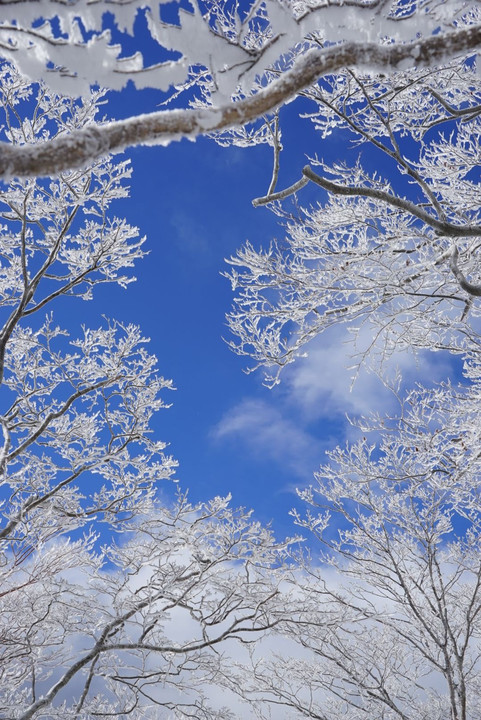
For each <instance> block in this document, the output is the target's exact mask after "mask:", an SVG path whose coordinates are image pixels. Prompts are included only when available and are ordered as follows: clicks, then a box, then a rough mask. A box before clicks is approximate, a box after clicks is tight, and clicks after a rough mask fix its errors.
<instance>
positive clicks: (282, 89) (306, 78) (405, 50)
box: [0, 25, 481, 178]
mask: <svg viewBox="0 0 481 720" xmlns="http://www.w3.org/2000/svg"><path fill="white" fill-rule="evenodd" d="M480 46H481V26H478V25H476V26H473V27H467V28H462V29H460V30H456V31H453V32H450V33H446V34H441V35H435V36H433V37H428V38H423V39H420V40H418V41H416V42H411V43H406V44H405V45H382V44H378V43H360V42H359V43H356V42H346V43H343V44H341V45H335V46H331V47H327V48H324V49H321V50H317V49H311V50H309V51H308V52H307V53H306V54H305V55H301V56H300V57H299V58H298V59H297V60H296V61H295V63H294V65H293V67H292V68H291V69H290V70H287V71H285V72H283V73H281V75H280V77H279V78H278V79H276V80H273V81H272V82H271V83H270V84H269V85H267V87H265V88H262V89H260V90H259V91H258V92H256V93H255V94H253V95H251V96H250V97H246V98H244V99H242V100H239V101H237V102H229V103H225V104H221V105H218V106H212V107H206V108H199V109H193V110H165V111H160V112H155V113H151V114H148V115H139V116H136V117H133V118H129V119H127V120H120V121H112V122H110V123H108V124H105V125H103V126H97V125H91V126H89V127H86V128H83V129H79V130H77V131H75V132H73V133H71V134H69V135H68V136H63V137H58V138H55V139H53V140H49V141H48V142H46V143H39V144H36V145H35V146H31V145H29V144H25V145H18V146H14V147H13V146H11V145H9V144H6V143H5V144H2V145H0V175H1V176H2V177H4V178H9V177H29V176H45V175H55V174H58V173H60V172H62V171H64V170H66V169H67V168H78V167H81V166H82V165H85V164H86V163H89V162H92V161H93V160H94V159H95V158H98V157H101V156H103V155H105V154H107V153H109V152H117V151H120V150H123V149H124V148H126V147H129V146H133V145H141V144H156V143H157V144H166V143H169V142H171V141H173V140H177V139H180V138H182V137H190V138H193V137H195V136H197V135H201V134H204V133H209V132H215V131H220V130H225V129H227V128H230V127H233V126H236V125H244V124H246V123H249V122H252V121H253V120H255V119H257V118H259V117H262V116H263V115H265V114H266V113H268V112H270V111H272V110H275V109H276V108H277V107H279V106H280V105H282V104H284V103H285V102H287V101H288V100H290V99H292V97H294V96H295V95H296V94H297V93H299V92H300V91H301V90H303V89H304V88H306V87H308V86H309V85H311V84H312V83H314V82H315V81H316V80H318V79H319V78H320V77H322V76H324V75H330V74H332V73H335V72H336V71H338V70H340V69H342V68H344V67H351V66H354V67H358V68H360V69H366V68H367V69H369V70H371V71H373V72H379V73H386V72H388V73H390V72H394V71H395V70H396V69H398V68H400V67H402V68H406V67H410V66H412V67H418V68H421V67H430V66H431V65H433V64H434V63H435V62H443V61H445V60H447V59H449V58H451V57H452V56H453V55H457V54H461V53H466V52H469V51H472V52H474V51H475V50H476V49H477V48H479V47H480Z"/></svg>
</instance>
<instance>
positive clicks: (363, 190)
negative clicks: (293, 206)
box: [302, 165, 481, 237]
mask: <svg viewBox="0 0 481 720" xmlns="http://www.w3.org/2000/svg"><path fill="white" fill-rule="evenodd" d="M302 174H303V175H304V177H306V178H307V179H308V180H312V182H314V183H316V185H319V187H322V188H323V189H324V190H327V192H331V193H333V194H334V195H347V196H351V197H369V198H373V199H374V200H381V202H384V203H386V204H387V205H391V206H392V207H395V208H398V209H399V210H402V211H403V212H408V213H410V214H411V215H414V216H415V217H417V218H419V220H422V221H423V222H424V223H426V225H429V226H430V227H432V228H433V229H434V230H436V232H438V233H440V234H441V235H448V236H450V237H477V236H478V235H481V225H453V224H452V223H450V222H443V221H441V220H437V219H436V218H435V217H433V216H432V215H430V214H429V213H428V212H426V210H423V208H422V207H420V206H419V205H416V204H415V203H413V202H411V201H410V200H406V199H405V198H400V197H397V196H396V195H391V194H390V193H388V192H386V191H385V190H378V189H377V188H369V187H362V186H354V187H349V186H346V185H338V184H337V183H334V182H332V181H331V180H327V179H326V178H323V177H321V176H320V175H317V174H316V173H315V172H314V171H313V170H312V169H311V168H310V167H309V165H306V167H305V168H303V170H302Z"/></svg>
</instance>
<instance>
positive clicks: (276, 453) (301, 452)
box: [212, 398, 323, 479]
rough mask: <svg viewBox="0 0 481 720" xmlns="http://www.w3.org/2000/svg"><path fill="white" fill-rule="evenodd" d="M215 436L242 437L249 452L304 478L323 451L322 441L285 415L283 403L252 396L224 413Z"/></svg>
mask: <svg viewBox="0 0 481 720" xmlns="http://www.w3.org/2000/svg"><path fill="white" fill-rule="evenodd" d="M212 436H213V437H214V438H216V439H218V440H220V439H226V438H231V439H235V440H236V442H239V441H240V442H241V443H242V444H243V445H244V446H245V447H247V448H248V450H249V452H251V453H253V454H255V455H258V456H262V457H263V458H264V459H268V460H271V461H274V462H275V463H276V464H277V465H280V466H282V467H283V468H286V469H288V470H289V471H290V472H291V473H293V474H294V475H295V476H296V477H297V478H303V479H306V477H311V476H312V472H313V470H314V469H315V468H316V467H317V466H318V465H319V462H320V460H321V459H322V454H323V453H322V450H323V447H322V442H321V441H320V440H319V439H316V438H315V437H314V436H313V435H311V434H310V433H309V432H308V431H307V429H305V428H303V427H302V425H301V424H300V423H298V422H296V420H295V419H294V418H293V417H289V416H288V415H286V413H285V408H283V407H282V405H278V406H276V405H274V404H272V403H270V402H267V401H264V400H259V399H253V398H249V399H246V400H244V401H242V402H241V403H239V404H238V405H236V406H235V407H233V408H232V409H231V410H229V411H228V412H227V413H225V415H224V416H223V417H222V419H221V420H220V422H219V423H218V424H217V425H216V427H215V428H214V430H213V432H212Z"/></svg>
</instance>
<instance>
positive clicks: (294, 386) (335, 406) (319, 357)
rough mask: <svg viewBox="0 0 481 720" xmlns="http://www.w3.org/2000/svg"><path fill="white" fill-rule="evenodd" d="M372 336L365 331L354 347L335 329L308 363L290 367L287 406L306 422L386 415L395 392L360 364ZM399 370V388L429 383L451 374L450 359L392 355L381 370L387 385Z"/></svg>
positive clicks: (346, 335)
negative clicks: (308, 420) (300, 409)
mask: <svg viewBox="0 0 481 720" xmlns="http://www.w3.org/2000/svg"><path fill="white" fill-rule="evenodd" d="M372 341H373V337H372V332H370V331H369V328H368V327H366V326H365V327H364V329H363V331H362V332H361V333H360V334H359V336H358V339H357V342H356V345H354V343H353V342H352V339H351V335H350V334H349V332H348V330H347V328H346V327H336V328H333V329H332V330H330V331H328V332H326V333H325V334H324V335H322V337H320V338H319V339H318V340H317V341H315V342H314V343H312V344H311V346H310V349H309V354H308V356H307V358H305V359H301V360H299V361H298V362H297V363H295V364H294V365H291V366H290V368H289V369H288V371H287V372H286V377H285V378H284V381H285V382H286V384H287V388H288V390H287V393H288V399H289V402H290V403H291V404H293V405H296V406H298V407H300V408H302V413H303V415H304V417H306V418H308V419H311V420H312V419H314V418H321V417H329V416H332V415H338V416H342V415H344V414H345V413H348V414H349V415H351V416H359V415H366V414H369V413H370V412H371V411H376V412H379V413H385V412H388V411H389V410H390V409H392V408H393V407H394V405H395V403H396V399H395V396H394V394H393V392H392V391H391V390H390V389H389V388H388V387H387V386H386V384H385V383H384V382H383V381H382V380H381V378H380V377H379V376H378V375H376V374H375V373H374V372H371V371H369V369H368V367H367V366H366V365H365V364H364V365H361V367H360V369H359V368H358V367H357V364H358V363H359V358H360V356H361V354H362V353H363V352H364V351H365V350H366V348H367V347H368V346H369V345H370V344H371V343H372ZM396 370H399V371H400V373H401V375H402V377H403V384H404V385H406V386H412V385H413V384H414V383H415V382H418V383H426V384H428V385H429V384H432V383H433V382H437V381H439V380H441V379H443V378H445V377H446V376H448V375H449V374H451V373H452V370H451V369H450V367H449V360H448V358H447V357H446V356H445V355H442V354H441V353H437V354H435V353H428V352H423V353H420V354H418V356H417V357H414V356H413V355H412V354H411V353H408V352H406V351H403V352H395V353H393V354H392V355H391V356H390V357H389V358H388V359H387V360H386V362H385V364H384V366H383V376H384V378H385V379H387V380H388V381H389V380H391V379H393V378H394V376H395V373H396Z"/></svg>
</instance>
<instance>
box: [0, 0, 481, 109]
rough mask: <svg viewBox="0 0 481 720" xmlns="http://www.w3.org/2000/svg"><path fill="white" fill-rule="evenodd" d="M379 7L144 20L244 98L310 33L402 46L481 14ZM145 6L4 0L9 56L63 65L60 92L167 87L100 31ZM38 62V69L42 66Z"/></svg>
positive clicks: (40, 72)
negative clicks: (56, 32)
mask: <svg viewBox="0 0 481 720" xmlns="http://www.w3.org/2000/svg"><path fill="white" fill-rule="evenodd" d="M382 5H383V4H382V3H380V2H377V3H372V4H371V7H369V6H363V5H362V4H361V3H360V4H359V5H355V4H353V5H349V6H343V5H342V4H339V5H338V6H336V5H330V6H327V7H324V6H321V7H319V8H316V9H306V10H305V11H304V15H303V16H301V17H296V16H295V15H294V14H293V11H292V9H290V8H289V7H288V6H287V5H285V4H281V3H279V2H277V0H269V1H268V3H267V4H266V8H267V18H268V27H266V30H265V31H264V34H263V36H261V35H260V34H259V32H258V27H259V23H260V25H261V26H262V25H266V19H265V17H264V10H263V7H264V6H259V7H258V8H257V9H256V10H254V11H253V12H252V17H250V18H249V20H248V21H246V22H245V23H244V24H242V23H241V21H240V19H239V17H238V16H237V15H235V13H234V14H232V15H229V13H228V11H227V10H225V11H224V9H223V8H222V6H220V5H219V6H218V7H216V8H215V9H216V14H215V15H214V16H212V17H211V19H210V20H209V19H208V18H207V16H206V17H203V16H202V15H201V11H200V10H199V8H198V7H197V5H196V4H194V5H193V12H187V11H185V10H183V9H181V10H180V14H179V18H180V27H176V26H170V27H169V26H168V25H166V24H163V23H162V22H161V21H160V19H159V5H158V4H155V5H152V7H151V9H150V10H148V11H147V20H148V29H149V32H150V34H151V37H152V39H154V40H155V41H156V42H157V43H158V45H159V50H160V49H161V48H164V49H166V50H175V51H177V52H178V53H180V54H181V56H182V67H184V68H188V67H189V66H199V65H201V66H204V67H205V68H206V69H207V70H208V71H209V72H210V73H211V75H212V76H213V77H214V79H215V82H216V83H217V85H218V87H219V90H220V94H221V95H222V96H224V97H226V96H227V94H228V95H232V94H234V93H235V92H236V90H237V87H238V86H239V84H240V86H241V87H242V90H243V92H244V94H249V92H250V89H251V87H252V85H253V83H254V81H255V78H256V77H258V76H261V75H262V74H263V73H264V72H265V70H266V68H268V67H270V66H272V65H274V64H275V63H276V62H277V61H278V60H279V59H280V58H281V57H282V56H283V55H285V54H289V52H290V51H291V50H292V48H294V47H295V46H296V45H297V43H299V42H302V41H303V40H304V39H305V37H306V36H308V35H310V34H312V33H313V32H314V33H317V34H318V35H319V36H320V38H321V40H322V41H328V42H329V43H337V42H343V41H347V42H351V41H353V42H354V41H356V42H359V41H366V42H378V41H379V40H381V39H382V38H384V37H388V38H391V39H392V40H394V41H395V42H404V41H411V40H414V39H415V38H416V37H417V36H420V35H421V36H425V37H427V36H429V35H430V34H431V33H432V32H433V31H434V30H437V29H439V27H442V26H443V25H444V26H445V27H446V28H450V27H451V28H452V23H451V21H450V18H452V17H458V18H459V19H461V22H462V17H463V13H464V14H466V13H468V11H469V10H472V11H473V12H474V10H475V8H476V6H477V4H476V3H475V2H471V3H464V2H461V0H452V2H450V4H449V10H450V13H451V14H450V16H448V17H445V15H446V10H445V9H443V8H440V7H439V3H438V2H437V1H436V0H431V1H430V2H427V3H424V4H423V7H422V9H421V10H419V11H417V12H414V13H413V14H412V16H411V17H408V18H404V19H402V20H400V19H399V17H397V13H399V12H401V11H402V3H400V10H396V7H395V8H394V10H393V11H392V13H391V14H389V10H385V9H384V8H383V7H382ZM144 8H145V5H144V3H143V2H142V0H132V2H129V3H125V4H123V3H120V4H118V5H117V4H115V3H112V2H106V0H99V1H98V2H95V3H91V2H88V0H78V1H77V2H73V3H71V4H70V3H69V4H65V5H64V4H60V3H56V2H54V1H53V0H42V1H41V2H29V1H28V0H19V1H18V2H12V4H11V5H10V4H9V3H8V2H6V3H3V4H2V13H3V18H4V19H3V20H2V21H0V40H1V41H2V46H3V48H2V50H3V55H4V57H6V58H8V59H9V60H10V61H12V62H14V63H17V64H18V66H19V67H22V68H23V71H26V70H27V69H28V70H29V71H30V77H31V78H32V79H35V80H39V79H40V78H41V77H42V76H45V68H46V63H47V61H49V60H50V61H52V62H53V63H54V64H55V65H57V66H59V67H62V68H63V70H62V73H52V72H49V73H48V74H47V80H48V82H49V84H51V86H52V88H54V89H55V90H58V91H63V92H68V93H72V94H79V93H87V92H88V87H89V85H90V84H92V83H98V84H99V85H101V86H104V87H112V88H115V89H120V88H122V87H123V86H124V85H125V84H126V82H127V81H128V80H129V79H131V80H132V81H133V82H134V83H135V85H136V86H137V87H139V88H143V87H158V88H160V89H162V90H164V89H165V88H166V87H168V85H169V83H168V80H167V79H166V78H165V77H164V74H163V72H162V71H158V70H157V71H155V70H152V69H151V68H149V67H145V65H144V64H143V63H142V64H141V61H140V56H138V55H137V53H136V52H134V53H133V56H132V59H131V63H132V66H131V67H130V68H129V70H128V72H126V70H127V66H128V60H127V59H126V58H120V53H121V52H122V49H121V48H120V47H119V46H116V45H113V44H112V43H111V39H110V37H109V35H108V34H104V32H103V31H104V30H105V25H104V13H105V12H109V13H113V14H114V15H115V22H116V23H117V24H118V25H119V28H120V29H121V30H122V31H124V32H127V33H129V34H133V26H134V21H135V18H136V16H137V13H138V12H140V11H143V9H144ZM7 13H9V15H7ZM40 17H43V18H45V19H46V20H47V22H46V23H45V24H44V25H43V26H42V27H36V28H33V27H32V24H33V23H34V21H35V20H37V19H38V18H40ZM77 17H81V19H82V23H83V25H84V27H85V29H86V30H87V32H90V33H93V37H92V38H91V39H90V41H89V43H84V41H83V37H82V33H81V32H80V28H79V25H78V22H77ZM6 18H8V20H7V19H6ZM53 18H57V19H58V21H59V23H60V28H61V31H62V37H61V38H55V37H53V36H52V32H51V29H50V27H49V22H48V21H49V20H51V19H53ZM13 21H15V24H13ZM32 44H33V45H34V46H41V47H42V49H43V54H40V55H37V54H36V56H35V60H31V61H30V63H29V64H26V63H24V62H22V59H21V57H20V56H21V55H23V54H25V53H27V52H29V51H28V48H29V47H31V45H32ZM10 48H11V49H10ZM137 51H138V52H142V48H140V47H139V48H137ZM35 62H36V63H38V68H35ZM179 77H180V76H179V75H178V74H177V75H176V77H175V78H174V79H172V83H171V84H178V83H179V82H181V81H182V80H184V79H185V77H184V78H182V80H179ZM75 89H76V90H75Z"/></svg>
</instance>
